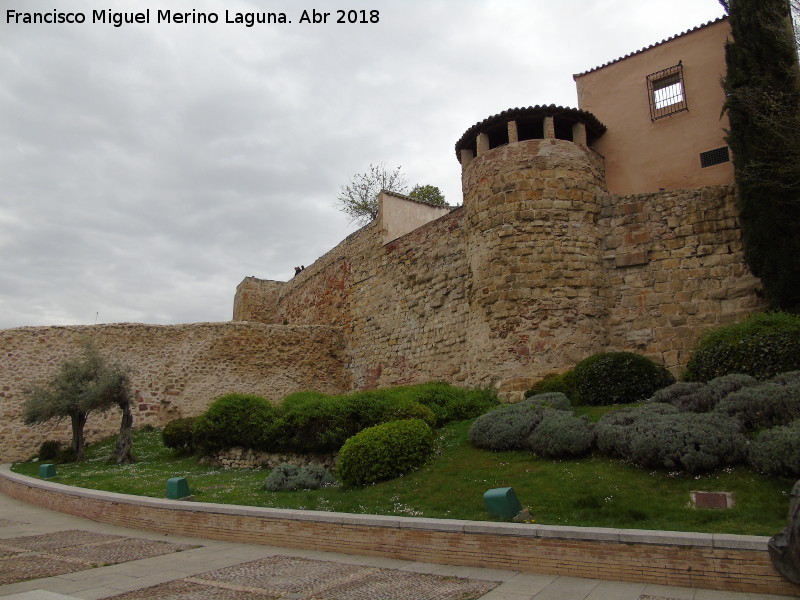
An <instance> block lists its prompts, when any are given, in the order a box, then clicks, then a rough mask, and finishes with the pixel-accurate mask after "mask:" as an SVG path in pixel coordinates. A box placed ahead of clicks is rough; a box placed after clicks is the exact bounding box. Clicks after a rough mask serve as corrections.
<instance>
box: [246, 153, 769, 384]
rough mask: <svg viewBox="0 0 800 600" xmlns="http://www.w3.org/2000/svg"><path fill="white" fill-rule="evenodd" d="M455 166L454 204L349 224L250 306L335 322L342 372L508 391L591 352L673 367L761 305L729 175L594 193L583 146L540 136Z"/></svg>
mask: <svg viewBox="0 0 800 600" xmlns="http://www.w3.org/2000/svg"><path fill="white" fill-rule="evenodd" d="M463 182H464V191H465V200H464V206H463V207H461V208H459V209H457V210H455V211H453V212H451V213H450V214H448V215H446V216H444V217H441V218H439V219H437V220H435V221H432V222H430V223H427V224H426V225H423V226H422V227H419V228H418V229H416V230H414V231H412V232H410V233H408V234H406V235H404V236H402V237H400V238H398V239H396V240H394V241H392V242H390V243H388V244H385V245H384V244H383V238H382V236H381V224H380V223H378V222H377V221H376V222H374V223H373V224H371V225H368V226H366V227H364V228H363V229H361V230H359V231H358V232H356V233H354V234H353V235H351V236H350V237H348V238H347V239H346V240H344V241H343V242H342V243H341V244H340V245H339V246H337V247H336V248H334V249H333V250H331V251H330V252H329V253H328V254H326V255H325V256H323V257H322V258H321V259H320V260H318V261H317V262H316V263H314V264H313V265H311V266H310V267H308V268H307V269H306V270H305V271H303V272H302V273H301V274H299V275H298V276H296V277H295V278H294V279H292V280H291V281H290V282H288V283H287V284H286V285H285V286H283V287H281V288H280V292H279V294H278V295H277V298H275V296H274V295H272V296H269V298H268V299H269V300H270V301H272V302H274V304H273V305H272V307H271V308H267V309H264V308H259V310H260V311H262V312H263V313H264V314H270V315H277V322H286V323H292V324H301V323H313V324H321V325H329V326H335V327H340V328H341V329H342V331H343V333H344V339H345V344H346V356H347V363H348V364H347V369H348V371H349V372H350V373H351V374H352V377H353V379H352V382H353V385H354V387H356V388H369V387H377V386H389V385H395V384H403V383H414V382H421V381H427V380H446V381H450V382H453V383H456V384H462V385H468V386H476V385H493V386H496V387H498V388H499V390H500V392H501V397H503V398H505V399H509V400H513V399H517V398H519V397H521V394H522V392H523V391H524V390H525V389H527V388H528V387H530V385H532V384H533V383H535V382H536V381H538V380H539V379H540V378H541V377H542V376H543V375H545V374H547V373H549V372H556V371H561V370H564V369H567V368H569V367H571V366H573V365H574V364H575V363H576V362H578V361H579V360H581V359H582V358H585V357H586V356H589V355H590V354H592V353H594V352H601V351H614V350H629V351H635V352H639V353H642V354H646V355H648V356H650V357H651V358H653V359H654V360H656V361H658V362H660V363H663V364H664V365H666V366H667V367H668V368H670V369H671V370H672V371H673V372H674V373H675V374H678V373H679V371H680V369H681V368H682V367H683V366H685V364H686V362H687V361H688V358H689V354H690V352H691V350H692V349H693V348H694V346H695V344H696V342H697V339H698V337H699V336H700V335H701V334H702V333H703V332H705V331H707V330H708V329H709V328H711V327H714V326H717V325H720V324H723V323H728V322H731V321H733V320H736V319H740V318H743V317H744V316H746V315H747V314H749V313H752V312H755V311H757V310H761V309H763V308H764V307H765V304H764V302H763V301H762V300H761V299H760V297H759V288H760V283H759V281H758V279H756V278H755V277H753V276H752V275H750V274H749V272H748V271H747V268H746V266H745V264H744V258H743V252H742V243H741V234H740V230H739V225H738V220H737V209H736V202H735V188H734V186H732V185H722V186H710V187H706V188H701V189H685V190H669V191H663V192H658V193H652V194H640V195H635V196H617V195H612V194H608V193H607V192H606V190H605V187H604V183H603V164H602V160H601V159H600V158H599V156H598V155H596V154H595V153H594V152H593V151H592V150H591V149H590V148H588V147H586V146H585V145H582V144H575V143H572V142H569V141H565V140H554V139H548V140H526V141H523V142H517V143H514V144H507V145H504V146H500V147H497V148H493V149H491V150H486V151H484V152H483V153H482V154H481V155H480V156H478V157H476V158H474V159H473V160H472V161H471V162H470V163H469V164H468V165H467V166H466V167H465V169H464V171H463ZM249 279H250V278H248V280H245V282H243V285H244V284H245V283H247V282H248V281H249ZM247 285H248V286H250V284H249V283H247ZM250 287H252V286H250ZM248 293H249V292H248ZM265 297H266V296H265ZM265 297H264V298H265ZM264 298H262V301H263V300H264ZM237 303H242V298H241V294H237ZM245 304H246V303H245ZM263 304H268V303H263ZM263 304H262V305H263ZM273 322H275V320H273Z"/></svg>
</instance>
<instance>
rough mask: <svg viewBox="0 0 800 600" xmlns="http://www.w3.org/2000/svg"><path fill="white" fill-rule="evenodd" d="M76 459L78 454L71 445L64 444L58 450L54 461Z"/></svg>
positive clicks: (64, 461) (61, 461) (62, 461)
mask: <svg viewBox="0 0 800 600" xmlns="http://www.w3.org/2000/svg"><path fill="white" fill-rule="evenodd" d="M77 460H78V454H77V453H76V452H75V449H74V448H73V447H72V446H64V447H63V448H61V450H59V451H58V456H56V460H55V462H57V463H62V464H64V463H74V462H76V461H77Z"/></svg>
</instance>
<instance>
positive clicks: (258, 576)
mask: <svg viewBox="0 0 800 600" xmlns="http://www.w3.org/2000/svg"><path fill="white" fill-rule="evenodd" d="M374 570H375V569H373V568H371V567H363V566H359V565H349V564H342V563H335V562H326V561H320V560H310V559H307V558H296V557H291V556H270V557H269V558H264V559H262V560H255V561H252V562H247V563H242V564H240V565H234V566H232V567H226V568H224V569H217V570H216V571H210V572H208V573H203V574H201V575H196V576H195V577H193V578H192V579H193V580H194V581H198V582H199V581H200V580H203V581H208V582H221V583H228V584H234V585H239V586H247V587H249V588H259V589H262V590H264V592H266V593H271V594H276V595H285V594H298V593H301V592H305V593H308V592H313V591H315V590H317V589H318V588H319V587H321V586H323V585H326V584H328V583H330V582H331V581H335V580H342V579H344V578H347V579H349V578H353V577H360V576H363V575H365V574H367V573H371V572H373V571H374Z"/></svg>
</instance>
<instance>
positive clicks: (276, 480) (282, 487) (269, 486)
mask: <svg viewBox="0 0 800 600" xmlns="http://www.w3.org/2000/svg"><path fill="white" fill-rule="evenodd" d="M333 483H334V478H333V475H331V473H330V471H328V470H327V469H325V468H324V467H321V466H319V465H306V466H305V467H298V466H297V465H293V464H290V463H281V464H279V465H278V466H277V467H275V468H274V469H273V470H272V472H271V473H270V474H269V475H268V476H267V479H266V481H265V482H264V489H265V490H267V491H268V492H280V491H286V490H316V489H319V488H321V487H325V486H328V485H332V484H333Z"/></svg>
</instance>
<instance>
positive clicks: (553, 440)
mask: <svg viewBox="0 0 800 600" xmlns="http://www.w3.org/2000/svg"><path fill="white" fill-rule="evenodd" d="M593 443H594V428H593V427H592V426H591V425H590V424H589V422H588V420H587V419H586V418H578V417H576V416H575V415H572V414H570V413H568V412H566V411H564V410H553V409H545V411H544V416H543V418H542V422H541V423H539V425H538V426H537V427H536V429H534V431H533V433H532V434H531V435H530V437H529V438H528V445H529V447H530V449H531V450H533V451H534V452H535V453H536V454H538V455H539V456H547V457H550V458H572V457H575V456H583V455H584V454H586V453H587V452H589V450H591V448H592V444H593Z"/></svg>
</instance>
